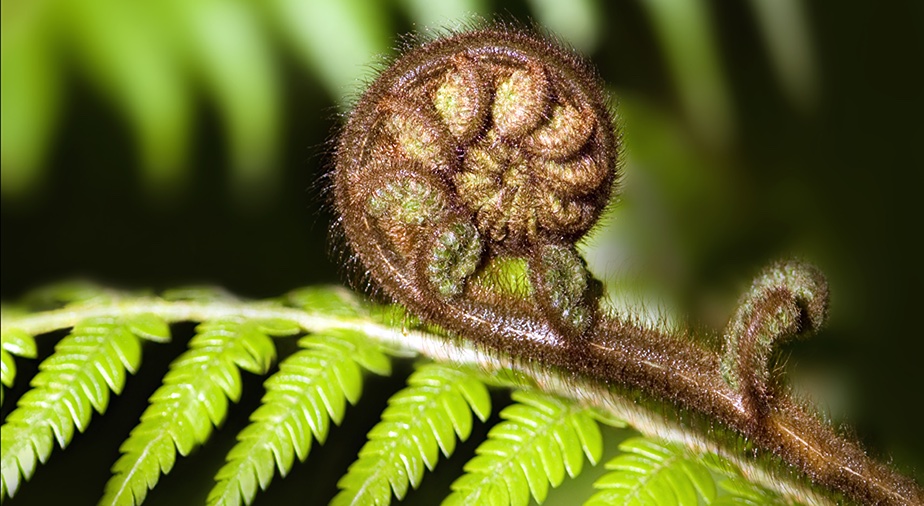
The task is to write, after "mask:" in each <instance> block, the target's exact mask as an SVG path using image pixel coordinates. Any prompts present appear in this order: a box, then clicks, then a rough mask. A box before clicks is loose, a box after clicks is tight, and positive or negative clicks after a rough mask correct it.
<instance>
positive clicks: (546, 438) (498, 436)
mask: <svg viewBox="0 0 924 506" xmlns="http://www.w3.org/2000/svg"><path fill="white" fill-rule="evenodd" d="M513 398H514V400H515V401H516V404H512V405H510V406H508V407H506V408H504V410H503V411H501V418H503V419H504V421H502V422H501V423H499V424H497V425H496V426H494V427H492V428H491V430H490V431H489V432H488V439H487V440H486V441H484V442H483V443H481V445H479V447H478V449H476V450H475V452H476V454H477V455H476V456H475V457H474V458H472V459H471V460H470V461H469V462H468V463H467V464H466V465H465V471H466V474H465V475H463V476H462V477H460V478H459V479H458V480H456V481H455V482H454V483H453V484H452V490H453V492H452V494H450V495H449V497H447V498H446V500H445V501H444V502H443V504H444V505H456V504H466V505H476V504H511V505H526V504H527V503H528V502H529V498H530V495H532V497H534V498H535V499H536V501H537V502H539V503H541V502H543V501H544V500H545V498H546V496H547V495H548V490H549V485H552V486H557V485H558V484H560V483H561V481H562V480H563V478H564V476H563V474H564V471H567V473H568V474H569V475H570V476H572V477H574V476H577V474H578V473H580V471H581V468H582V465H583V457H584V454H585V453H586V454H587V456H588V458H589V459H590V460H591V462H595V461H596V460H598V459H599V458H600V454H601V453H602V445H596V442H597V441H599V440H600V439H601V436H600V435H599V428H598V427H597V425H596V422H595V421H594V419H593V417H592V414H591V413H592V412H591V410H590V409H588V408H583V407H579V406H574V405H569V404H567V403H565V402H563V401H561V400H559V399H556V398H554V397H550V396H546V395H541V394H536V393H527V392H514V394H513ZM575 418H583V419H584V420H580V421H575V420H574V419H575ZM578 428H580V430H583V431H587V432H594V431H596V432H597V434H596V435H593V436H591V435H586V434H585V435H584V436H579V435H578V434H577V431H578ZM553 447H555V449H552V448H553ZM552 459H555V460H556V463H554V464H552V463H550V462H549V461H550V460H552Z"/></svg>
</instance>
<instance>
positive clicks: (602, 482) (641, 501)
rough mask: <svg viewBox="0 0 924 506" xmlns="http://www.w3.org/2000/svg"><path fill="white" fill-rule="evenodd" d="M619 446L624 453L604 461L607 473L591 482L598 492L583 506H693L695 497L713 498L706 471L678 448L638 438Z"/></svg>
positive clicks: (711, 499)
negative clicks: (615, 505)
mask: <svg viewBox="0 0 924 506" xmlns="http://www.w3.org/2000/svg"><path fill="white" fill-rule="evenodd" d="M619 449H620V450H622V451H623V452H624V453H622V454H621V455H619V456H617V457H616V458H614V459H612V460H610V461H609V462H607V463H606V468H607V469H610V470H611V472H609V473H607V474H605V475H604V476H603V477H601V478H600V479H599V480H597V482H596V483H594V486H595V487H596V488H598V489H600V491H599V492H597V493H596V494H594V496H593V497H591V498H590V500H588V501H587V502H586V503H585V505H586V506H608V505H613V504H627V505H629V504H633V505H649V504H657V505H659V506H674V505H679V506H696V505H697V504H699V497H702V498H703V500H704V501H705V503H706V504H712V501H713V500H714V499H715V497H716V489H715V482H714V481H713V479H712V476H711V475H710V474H709V470H708V469H707V468H706V467H705V466H704V465H703V464H701V463H700V462H699V461H697V460H696V459H694V458H691V457H688V456H687V454H686V453H685V452H684V451H683V450H682V449H680V448H678V447H676V446H674V445H669V444H662V443H658V442H655V441H652V440H650V439H644V438H640V437H636V438H631V439H627V440H625V441H623V442H622V444H620V445H619Z"/></svg>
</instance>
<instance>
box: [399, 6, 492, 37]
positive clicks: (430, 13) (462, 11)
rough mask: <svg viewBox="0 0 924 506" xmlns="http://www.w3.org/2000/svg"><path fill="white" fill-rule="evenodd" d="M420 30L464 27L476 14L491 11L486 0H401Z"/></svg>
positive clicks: (481, 14)
mask: <svg viewBox="0 0 924 506" xmlns="http://www.w3.org/2000/svg"><path fill="white" fill-rule="evenodd" d="M400 3H401V5H402V7H404V8H405V9H406V10H407V11H408V13H409V14H410V17H411V19H413V20H414V22H415V23H416V25H417V30H418V31H430V30H437V31H439V30H445V29H454V30H455V29H462V28H464V27H465V26H467V25H465V24H464V23H471V22H472V20H473V19H476V16H484V15H487V14H488V13H489V9H488V6H487V3H486V1H485V0H442V1H440V2H431V1H427V0H401V2H400Z"/></svg>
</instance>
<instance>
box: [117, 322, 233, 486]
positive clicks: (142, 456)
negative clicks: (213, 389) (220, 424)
mask: <svg viewBox="0 0 924 506" xmlns="http://www.w3.org/2000/svg"><path fill="white" fill-rule="evenodd" d="M234 345H235V340H234V339H226V340H223V341H222V342H221V346H218V347H216V346H210V347H207V348H211V350H210V351H212V352H213V353H214V354H215V355H217V356H219V357H220V356H221V355H222V354H223V353H224V352H226V351H227V350H228V349H230V348H232V347H233V346H234ZM216 348H217V350H216ZM199 349H206V347H203V348H199ZM187 367H188V366H187ZM217 367H219V366H218V365H216V362H215V361H206V362H201V363H198V364H196V365H195V366H194V367H193V368H191V369H193V370H195V371H196V372H197V373H198V374H194V375H192V376H191V377H192V378H196V379H199V381H208V378H211V377H212V374H210V369H212V368H217ZM168 374H169V373H168ZM199 381H197V383H198V382H199ZM203 390H204V389H203V388H184V389H182V392H183V396H182V398H181V399H178V398H172V399H170V401H168V402H163V403H156V404H153V403H152V404H150V405H149V407H148V409H151V407H153V406H159V407H162V408H161V409H159V410H158V414H159V415H160V416H159V418H167V419H168V420H171V421H175V420H176V418H177V416H183V411H184V410H183V409H182V408H184V407H185V409H186V410H189V409H192V406H195V405H196V404H197V403H200V402H202V401H201V399H199V397H197V396H196V395H195V393H196V392H201V391H203ZM222 393H223V394H224V393H225V392H222ZM163 408H167V409H163ZM141 416H142V421H141V423H140V424H139V425H138V428H142V427H144V426H145V424H146V420H144V413H143V414H142V415H141ZM208 423H209V424H211V423H212V421H211V420H209V421H208ZM170 428H172V427H166V429H170ZM170 434H171V431H170V430H163V431H160V432H159V433H158V434H157V436H155V437H154V438H153V439H150V440H148V442H147V443H146V444H145V445H144V450H143V451H142V452H140V453H134V452H132V453H126V454H124V455H138V458H135V459H134V462H133V463H132V466H131V468H130V469H129V472H128V473H125V472H120V473H118V474H116V475H115V476H113V477H112V479H119V480H120V481H121V482H122V483H121V485H120V486H119V489H118V492H117V494H116V495H115V496H114V497H115V499H116V501H114V502H113V504H123V503H122V500H121V497H122V494H123V493H124V492H125V487H126V486H130V485H131V484H132V483H134V476H135V474H136V472H137V471H138V470H139V469H141V468H142V467H143V466H144V464H145V463H147V458H148V457H149V456H150V455H151V451H152V450H153V449H154V448H157V447H158V444H159V443H160V442H161V441H162V440H163V438H164V437H166V436H168V435H170ZM131 437H132V436H131V435H130V436H129V439H130V438H131ZM169 444H170V447H171V448H172V451H175V452H176V451H178V448H177V446H176V443H175V439H173V438H172V437H171V440H170V442H169ZM195 444H196V445H198V444H199V442H198V441H196V442H195ZM124 455H123V456H124ZM155 457H156V456H155ZM157 460H158V475H159V474H160V473H161V471H162V470H161V469H160V459H159V458H158V459H157ZM145 486H148V484H147V483H145ZM132 493H133V492H132ZM106 495H107V496H108V495H109V494H106Z"/></svg>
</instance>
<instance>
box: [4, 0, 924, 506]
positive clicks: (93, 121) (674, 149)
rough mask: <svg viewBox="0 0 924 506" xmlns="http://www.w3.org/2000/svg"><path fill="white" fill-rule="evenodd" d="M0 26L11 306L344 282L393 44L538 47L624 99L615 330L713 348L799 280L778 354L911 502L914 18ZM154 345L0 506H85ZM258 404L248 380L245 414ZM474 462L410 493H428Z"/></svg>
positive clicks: (384, 386) (454, 12)
mask: <svg viewBox="0 0 924 506" xmlns="http://www.w3.org/2000/svg"><path fill="white" fill-rule="evenodd" d="M0 5H2V74H0V83H2V97H0V98H2V103H0V116H2V149H0V155H2V160H0V161H2V165H0V167H2V226H0V233H2V245H3V246H2V286H0V288H2V297H3V299H4V300H11V299H14V298H16V297H19V296H21V295H22V294H23V293H25V292H26V291H27V290H29V289H31V288H34V287H36V286H39V285H42V284H45V283H48V282H53V281H59V280H62V279H68V278H74V277H84V278H89V279H92V280H95V281H98V282H100V283H104V284H111V285H115V286H118V287H125V288H153V289H163V288H169V287H174V286H177V285H185V284H191V283H210V284H217V285H221V286H223V287H226V288H227V289H229V290H231V291H233V292H235V293H238V294H242V295H246V296H254V297H263V296H273V295H278V294H280V293H283V292H285V291H287V290H289V289H292V288H294V287H298V286H302V285H307V284H313V283H338V282H341V281H342V278H341V275H340V272H339V271H340V268H339V266H338V265H335V263H334V262H333V261H331V260H330V257H329V255H328V253H329V251H330V250H331V248H332V246H331V245H329V242H328V237H327V227H328V224H329V222H330V220H331V216H330V214H329V212H328V210H327V209H326V208H325V206H324V182H323V179H322V175H323V174H324V172H325V171H326V170H327V167H329V164H330V151H331V138H332V136H333V133H334V132H335V130H336V127H337V125H339V124H340V123H341V121H342V114H343V112H345V111H346V110H347V109H348V105H349V103H350V101H351V100H353V99H355V98H356V96H357V95H358V93H360V92H361V90H362V88H363V83H364V82H368V80H370V79H371V78H372V77H374V75H375V70H376V69H377V68H380V67H381V65H382V62H383V61H386V60H385V59H386V58H387V57H389V56H391V55H393V54H394V52H395V48H396V47H399V46H400V44H401V43H402V42H401V41H402V40H403V39H402V36H403V34H408V33H418V34H422V35H423V36H424V37H432V36H435V35H439V34H441V33H445V32H446V30H447V29H456V28H459V27H464V26H468V25H470V24H471V23H472V22H474V21H475V20H477V19H479V16H480V17H481V18H483V19H495V18H496V17H498V16H499V19H502V20H505V21H508V22H514V23H518V24H521V25H529V24H531V23H536V24H538V25H541V26H542V27H544V28H546V29H548V30H550V31H552V32H554V33H556V34H558V36H560V37H561V38H562V39H563V40H565V41H567V42H568V43H570V44H571V45H573V46H574V47H575V48H577V49H578V50H580V51H582V52H583V53H585V54H586V55H588V57H590V58H591V59H592V60H593V62H594V63H595V64H596V65H597V66H598V67H599V70H600V73H601V74H602V76H603V78H604V80H605V81H606V82H607V83H608V85H609V86H610V87H611V90H612V92H613V95H614V97H616V99H617V100H618V113H617V115H618V118H619V122H620V124H621V125H622V127H623V132H624V140H625V143H626V147H627V149H626V162H625V165H624V168H625V177H624V179H623V184H622V190H623V191H622V196H621V198H620V200H619V203H618V204H617V205H616V206H614V208H613V210H612V213H611V214H610V215H609V216H608V217H607V218H606V219H605V220H604V224H603V226H602V227H601V228H599V229H598V230H597V232H596V233H595V234H594V236H593V237H592V238H591V240H589V241H588V244H587V249H586V254H587V256H588V259H589V261H590V264H591V267H592V268H593V270H594V272H595V273H596V274H597V275H598V276H599V277H605V278H606V279H607V280H608V286H609V288H610V292H611V296H612V301H613V304H614V305H615V306H617V307H621V308H625V307H635V308H636V309H635V311H639V310H640V309H639V308H640V307H642V306H643V307H644V308H645V311H646V312H647V314H648V315H650V317H651V318H653V319H658V320H663V321H666V322H668V323H670V324H675V325H696V326H705V327H709V328H713V329H716V328H721V326H722V325H723V324H724V322H725V320H726V319H727V318H728V316H729V315H730V314H731V312H732V309H733V307H734V303H735V299H736V298H737V296H738V295H739V294H740V293H741V292H742V291H743V290H744V288H745V287H746V286H747V283H748V281H749V279H750V277H751V276H752V275H754V274H755V273H756V272H757V271H758V270H759V269H760V267H761V266H762V265H764V264H766V263H767V262H769V261H771V260H772V259H775V258H778V257H781V256H798V257H801V258H804V259H807V260H809V261H812V262H814V263H816V264H817V265H819V266H820V267H821V268H822V270H823V271H824V272H825V273H826V274H827V275H828V276H829V280H830V283H831V288H832V294H833V295H832V306H831V319H830V324H829V326H828V327H827V329H826V330H825V331H824V332H823V333H822V334H820V335H818V336H816V337H815V338H813V339H811V340H808V341H804V342H799V343H795V344H793V345H791V346H790V347H789V348H788V349H787V352H788V353H791V354H792V355H793V358H792V359H791V360H790V364H789V366H790V367H789V369H790V370H791V371H790V374H791V376H792V377H793V379H794V381H795V382H796V385H797V388H798V389H799V390H800V391H802V392H804V394H805V395H806V396H809V397H811V398H813V399H815V401H816V402H817V403H819V404H820V405H821V406H822V407H824V408H825V409H827V410H828V411H829V412H830V414H831V416H832V417H833V419H834V420H835V421H836V422H838V423H841V422H843V423H847V424H849V425H850V426H851V430H852V431H854V432H855V433H856V435H857V437H859V438H860V439H861V440H862V441H863V442H864V443H865V444H866V445H867V447H869V448H870V449H871V451H872V452H873V453H875V454H878V455H888V456H891V458H892V459H893V460H894V462H895V464H896V465H898V466H899V467H900V468H902V469H903V470H905V471H906V472H907V473H909V474H916V476H917V477H918V479H919V481H920V480H921V479H922V477H924V430H922V429H921V420H922V418H921V417H922V412H921V411H922V409H921V405H922V399H924V393H922V390H924V374H922V373H921V370H920V369H921V362H922V357H924V342H922V341H924V339H922V337H924V336H922V330H921V328H922V324H921V306H922V303H924V296H922V290H921V287H922V285H924V275H922V271H924V269H922V268H921V265H920V262H921V260H922V254H921V246H920V241H919V238H920V236H921V230H922V228H924V227H922V225H921V223H922V212H921V207H920V204H919V202H920V200H919V199H920V194H921V191H922V190H921V188H922V186H921V175H920V173H921V171H922V169H924V151H922V149H921V143H922V140H924V127H922V125H924V121H922V118H924V91H922V90H924V78H922V74H921V72H920V67H921V65H922V63H924V3H921V2H919V1H916V0H909V1H906V2H902V1H894V2H888V3H885V2H882V3H879V4H875V3H873V2H859V1H857V2H838V3H836V4H832V3H824V2H803V1H800V0H749V1H746V2H716V3H712V2H706V1H704V0H625V1H618V2H604V1H602V0H601V1H597V0H574V1H569V2H560V1H556V0H523V1H511V2H502V1H491V0H448V1H443V2H436V1H425V0H391V1H386V2H373V1H362V0H345V1H343V0H341V1H335V0H269V1H265V2H247V1H243V0H198V1H188V0H163V1H159V2H155V1H148V2H125V1H120V0H81V1H79V2H68V1H54V0H46V1H36V0H3V2H2V4H0ZM915 174H917V176H915ZM916 238H918V239H916ZM183 330H184V328H181V329H179V330H178V336H182V335H183ZM185 330H186V336H187V337H188V334H189V332H190V330H189V329H185ZM171 346H172V347H160V348H150V349H149V351H150V354H149V355H148V356H146V359H145V360H146V367H145V369H142V373H141V376H145V375H147V376H148V379H147V380H142V379H141V378H140V377H139V378H138V379H137V380H135V382H134V383H133V382H132V381H130V382H129V389H128V391H127V393H126V396H123V397H126V398H125V399H120V400H119V402H120V403H121V404H118V403H117V404H114V405H113V406H111V407H110V410H111V411H118V410H120V409H123V410H125V412H126V413H129V414H127V415H124V416H123V418H125V420H119V419H115V418H116V417H110V416H107V417H102V418H100V419H98V420H97V421H96V422H95V423H94V425H93V426H91V429H90V434H87V435H86V436H85V437H83V438H77V440H76V441H75V442H74V443H73V444H72V448H71V449H70V450H69V451H68V452H64V453H61V452H60V451H56V452H55V454H54V456H53V458H52V462H51V464H49V465H48V466H47V467H45V468H40V469H39V471H38V474H37V476H36V477H35V478H34V479H33V483H31V484H27V485H26V486H25V487H24V490H23V493H22V495H21V496H20V497H17V499H16V500H14V501H10V503H11V504H27V503H28V504H37V503H41V502H42V500H44V499H48V498H51V497H55V495H54V494H56V493H60V492H61V490H60V488H56V485H55V483H58V482H56V481H55V480H59V479H62V478H61V477H62V476H66V477H69V479H70V480H71V482H72V483H73V484H74V486H76V487H78V488H79V489H80V492H81V493H82V492H84V489H85V491H86V494H87V495H86V497H87V499H86V500H85V501H86V502H87V503H88V504H91V503H93V501H94V500H95V498H96V497H98V494H99V492H100V491H101V490H102V484H103V483H104V482H105V479H106V476H107V475H108V473H107V468H108V466H109V465H110V464H111V463H112V462H114V461H115V458H116V456H117V453H116V452H117V448H118V442H119V441H120V439H121V438H123V437H124V436H125V435H126V434H127V433H128V430H129V429H130V428H131V426H132V424H133V423H134V421H135V420H137V416H138V414H140V412H141V410H142V409H143V402H144V399H145V398H146V396H147V395H148V394H149V393H150V391H151V390H152V389H153V388H155V387H156V384H157V382H158V381H159V377H160V376H158V373H156V372H153V371H151V370H150V369H149V367H150V368H151V369H154V370H157V371H158V372H159V373H162V371H163V369H164V368H165V367H166V364H167V362H168V361H169V359H170V357H172V356H175V354H177V353H179V352H180V350H181V349H182V342H178V343H176V344H174V345H171ZM49 350H50V345H48V346H46V351H49ZM23 367H24V368H25V369H26V370H24V371H23V372H22V373H21V374H22V375H21V376H20V378H25V377H27V376H26V374H28V367H30V365H29V364H23ZM400 379H401V378H398V379H397V380H395V381H392V382H387V381H386V382H381V381H379V382H374V381H373V382H370V383H369V386H367V392H366V398H367V400H368V402H367V403H364V404H363V406H365V407H366V408H365V409H363V410H360V411H362V412H363V413H364V414H362V415H356V416H353V417H352V418H353V420H352V421H351V416H348V417H347V421H346V424H347V425H349V426H352V430H350V427H344V428H343V429H341V430H339V431H337V432H336V433H340V434H345V435H350V434H357V433H364V432H365V430H367V429H368V427H369V426H371V424H372V423H374V422H375V415H376V413H378V410H380V409H381V407H382V405H383V403H384V397H383V396H387V394H388V392H390V391H393V390H394V389H396V388H398V387H399V385H400ZM144 381H148V383H149V384H147V383H144ZM19 383H20V384H21V383H23V381H22V380H20V382H19ZM19 386H20V387H23V386H24V385H19ZM15 392H16V391H15V390H14V391H13V392H11V393H10V396H9V398H8V401H7V403H6V404H7V405H6V406H5V407H4V413H6V412H7V410H8V409H9V406H10V404H11V402H12V400H13V399H14V396H15ZM377 393H378V395H377ZM259 396H260V394H259V380H257V379H255V380H254V382H253V385H252V387H251V393H250V395H249V396H245V400H244V401H243V402H244V404H247V403H248V402H251V403H253V402H257V401H258V400H259ZM370 403H371V404H370ZM120 406H122V407H121V408H120ZM133 410H134V411H133ZM239 411H242V412H243V413H242V414H241V416H239V417H238V418H234V417H232V418H231V419H230V420H229V421H228V422H227V424H226V427H225V430H223V431H221V433H220V434H219V435H220V436H221V437H223V438H224V439H219V442H216V443H215V445H214V446H216V447H217V449H214V450H208V451H203V452H202V455H197V456H196V457H194V458H192V459H186V461H184V462H181V463H180V464H179V466H180V468H178V471H177V472H175V473H174V474H172V475H171V476H170V477H168V478H167V479H166V480H165V491H163V492H161V491H160V489H158V492H157V493H155V494H154V495H153V496H152V497H151V502H150V503H152V504H158V502H157V501H159V500H160V501H167V502H169V501H170V500H173V499H175V496H171V494H175V493H179V492H177V491H179V490H183V488H182V483H183V481H182V480H183V479H184V478H183V476H184V473H196V472H198V473H200V474H202V473H204V474H206V475H211V474H212V473H214V471H215V470H217V469H218V465H219V463H220V461H221V459H222V458H223V455H224V452H225V451H227V449H228V448H230V445H231V444H232V442H233V434H234V432H235V431H236V429H235V427H237V428H238V429H239V428H240V427H241V426H242V424H244V423H245V422H246V415H247V410H246V409H243V410H239ZM367 412H368V413H367ZM363 416H365V417H366V418H365V419H363V418H362V417H363ZM104 420H105V421H104ZM363 424H366V425H363ZM336 433H335V434H336ZM474 437H477V434H476V435H475V436H474ZM353 439H355V441H354V440H349V441H347V440H344V439H343V438H341V439H340V440H336V441H339V442H333V441H332V442H329V443H328V445H326V446H325V447H324V448H323V450H318V449H317V448H316V449H315V450H314V452H313V455H312V458H311V459H309V460H312V459H314V462H318V461H320V462H322V466H321V467H326V470H325V469H319V468H318V467H317V465H316V466H315V467H312V468H310V469H311V471H301V473H302V477H301V478H297V479H293V478H294V477H293V478H290V479H287V480H284V481H279V479H278V477H277V479H276V481H275V482H274V487H273V488H272V489H271V494H268V495H267V496H265V497H258V504H260V503H261V501H262V503H263V504H272V503H273V501H274V499H273V498H274V497H275V498H276V499H275V500H280V498H283V497H289V498H291V497H299V496H300V495H299V494H304V496H305V497H315V495H314V494H315V493H317V494H320V495H318V496H317V497H318V498H321V499H322V500H326V499H325V498H329V497H330V496H332V495H333V493H334V491H335V487H334V482H335V480H336V477H337V476H339V475H340V474H342V472H343V471H344V470H345V468H346V466H347V465H348V464H349V462H350V461H351V459H352V458H353V456H354V455H355V451H356V450H357V449H358V448H359V445H361V443H362V440H361V438H353ZM221 441H224V442H221ZM222 444H224V445H225V446H221V445H222ZM78 447H79V448H78ZM80 448H82V449H83V453H81V452H80V451H79V450H80ZM207 448H209V447H207ZM467 448H468V450H465V449H464V448H463V449H460V454H462V455H463V457H461V460H460V459H454V460H453V461H452V462H451V463H450V464H446V465H443V464H441V469H442V468H443V467H445V468H449V469H448V470H447V471H446V472H444V473H438V474H439V475H440V476H444V478H439V479H433V480H431V481H432V483H431V481H427V480H425V481H424V487H425V488H427V487H429V488H432V489H433V493H434V494H436V496H437V497H439V496H441V495H442V494H444V493H445V490H446V486H447V484H448V483H449V482H450V481H451V479H452V473H451V471H452V469H453V466H455V469H456V470H458V468H459V467H460V466H461V464H462V463H463V462H464V452H465V451H468V452H470V451H471V445H469V447H467ZM88 455H90V456H92V457H88ZM189 462H192V463H189ZM325 463H326V464H325ZM184 466H185V467H184ZM83 472H86V473H87V474H86V475H84V474H81V473H83ZM299 472H300V471H296V474H298V473H299ZM55 473H57V474H55ZM177 475H180V477H177ZM299 480H302V481H299ZM440 480H442V481H440ZM35 482H44V483H46V486H44V487H43V486H42V485H40V484H39V483H35ZM171 483H172V485H171ZM58 487H59V486H58ZM171 487H173V488H171ZM440 487H442V488H440ZM207 490H208V483H207V482H206V483H205V485H204V488H203V489H202V490H199V488H196V489H195V491H193V492H189V493H190V494H191V495H190V497H194V498H196V500H198V498H199V496H200V495H201V496H202V497H204V494H205V493H207ZM281 490H288V491H289V492H282V491H281ZM311 490H313V492H310V491H311ZM422 492H424V491H422ZM273 493H275V494H276V495H273ZM286 493H289V494H293V495H289V496H287V495H285V494H286ZM30 494H31V495H30ZM43 494H44V495H43ZM75 497H76V496H75ZM80 497H82V495H81V496H80ZM171 497H173V499H170V498H171ZM415 497H416V498H417V499H416V500H417V501H419V502H418V503H419V504H428V498H429V501H431V502H432V496H428V495H426V493H420V494H417V495H414V496H412V500H413V499H414V498H415ZM75 501H76V502H74V504H82V503H83V502H81V501H83V499H79V498H76V499H75ZM309 503H311V501H309ZM174 504H175V503H174Z"/></svg>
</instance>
